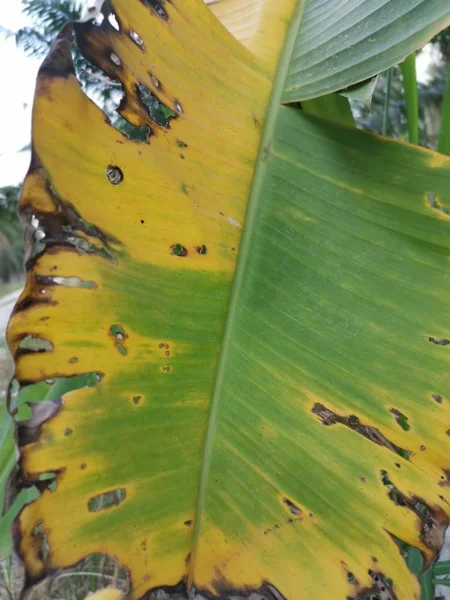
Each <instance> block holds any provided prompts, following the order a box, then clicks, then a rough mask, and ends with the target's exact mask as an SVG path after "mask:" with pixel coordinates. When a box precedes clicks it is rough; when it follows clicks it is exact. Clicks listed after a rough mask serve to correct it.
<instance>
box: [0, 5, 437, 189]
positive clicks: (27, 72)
mask: <svg viewBox="0 0 450 600" xmlns="http://www.w3.org/2000/svg"><path fill="white" fill-rule="evenodd" d="M2 2H3V3H6V6H2V8H3V9H5V8H6V7H7V8H6V10H2V13H1V23H0V25H1V27H2V28H3V29H6V30H10V31H17V29H19V28H20V27H24V26H27V25H29V24H30V23H29V21H28V18H27V16H26V15H24V14H23V13H22V3H21V0H2ZM91 3H92V2H91ZM433 60H436V57H435V54H434V53H433V51H432V50H430V49H428V51H425V52H422V53H421V54H420V55H419V57H418V60H417V70H418V79H419V80H420V81H424V82H426V79H427V67H428V65H429V63H430V62H432V61H433ZM39 64H40V59H35V58H30V57H28V56H26V55H25V53H24V52H23V51H22V50H21V49H20V48H16V45H15V41H14V39H13V38H9V39H5V38H4V36H3V35H1V34H0V81H1V82H3V85H2V90H3V93H2V94H1V95H0V187H1V186H5V185H10V184H11V185H16V184H18V183H20V182H21V181H23V179H24V176H25V173H26V171H27V168H28V164H29V161H30V152H29V151H25V152H20V150H21V149H22V148H23V147H24V146H26V145H27V144H29V142H30V134H31V107H32V103H33V94H34V84H35V79H36V74H37V70H38V67H39ZM5 82H7V84H8V85H9V86H10V87H8V85H7V84H5Z"/></svg>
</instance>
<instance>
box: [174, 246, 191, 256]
mask: <svg viewBox="0 0 450 600" xmlns="http://www.w3.org/2000/svg"><path fill="white" fill-rule="evenodd" d="M171 248H172V254H173V255H174V256H186V254H187V250H186V248H185V247H184V246H182V245H181V244H174V245H173V246H171Z"/></svg>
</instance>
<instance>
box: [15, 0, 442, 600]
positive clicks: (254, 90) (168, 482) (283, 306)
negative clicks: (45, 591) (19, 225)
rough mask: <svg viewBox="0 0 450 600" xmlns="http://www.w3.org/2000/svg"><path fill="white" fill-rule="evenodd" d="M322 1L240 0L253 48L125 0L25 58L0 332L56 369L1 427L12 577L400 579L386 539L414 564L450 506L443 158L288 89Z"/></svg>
mask: <svg viewBox="0 0 450 600" xmlns="http://www.w3.org/2000/svg"><path fill="white" fill-rule="evenodd" d="M220 4H221V3H220V2H219V3H217V4H213V5H212V7H213V9H214V10H215V11H216V13H217V14H218V16H219V17H220V18H222V19H223V22H224V24H225V25H226V26H228V27H229V28H230V30H231V31H232V32H234V33H236V31H235V30H233V27H231V26H230V20H229V17H230V11H228V12H227V10H225V12H224V13H223V14H222V15H220V14H219V12H220V11H219V8H220ZM357 4H361V5H363V4H367V3H364V2H359V3H357ZM388 4H391V5H393V4H395V3H393V2H390V3H388ZM416 4H417V5H418V6H419V5H420V6H422V4H424V3H421V2H416ZM314 5H318V4H317V3H315V2H313V1H312V0H311V2H310V3H300V4H298V6H294V2H293V1H288V0H285V1H284V2H280V3H278V4H277V5H275V6H273V5H272V3H269V2H264V1H261V2H255V3H252V5H251V6H250V8H251V11H250V17H248V23H249V24H250V25H249V26H248V31H247V34H246V36H245V40H244V41H245V43H246V45H247V47H248V48H247V49H246V48H245V47H244V46H243V45H241V44H240V43H239V41H237V40H236V39H234V38H233V37H232V36H231V35H230V33H229V32H228V31H227V30H226V29H225V27H223V25H222V24H221V23H220V22H219V21H218V20H217V19H216V17H215V16H214V15H213V13H212V12H211V11H210V9H209V8H208V7H206V6H205V5H204V4H203V3H202V2H200V1H198V0H183V1H182V2H181V1H180V0H171V2H159V1H156V0H145V1H140V0H115V1H113V2H111V10H113V11H114V15H115V17H116V19H117V22H118V23H119V30H116V29H115V28H114V27H113V26H112V25H111V24H110V22H109V20H108V18H107V16H108V15H106V17H105V19H104V20H103V23H102V25H101V26H99V25H97V24H96V23H95V22H94V21H86V22H84V23H78V24H69V25H67V26H66V28H65V29H64V30H63V32H62V33H61V35H60V37H59V39H58V40H57V41H56V43H55V45H54V47H53V49H52V51H51V52H50V54H49V56H48V58H47V59H46V61H45V62H44V63H43V65H42V68H41V70H40V73H39V77H38V82H37V89H36V98H35V105H34V117H33V159H32V164H31V167H30V171H29V173H28V175H27V179H26V181H25V184H24V187H23V193H22V198H21V214H22V218H23V220H24V221H25V222H26V223H27V225H28V233H27V237H28V240H27V241H28V261H27V267H28V275H27V284H26V287H25V290H24V292H23V294H22V296H21V298H20V299H19V301H18V304H17V306H16V308H15V312H14V314H13V317H12V319H11V322H10V326H9V330H8V340H9V344H10V348H11V350H12V352H13V354H14V356H15V364H16V372H15V377H16V379H17V380H18V381H19V383H20V385H21V387H22V388H23V389H22V392H21V393H24V392H25V391H26V390H27V387H26V386H27V385H28V386H30V385H31V386H35V385H38V384H40V385H42V382H43V381H47V385H53V384H54V388H52V390H53V392H52V393H51V394H50V395H48V396H47V397H46V400H45V404H43V403H42V402H36V401H31V400H29V401H28V407H29V408H30V410H31V413H32V414H31V417H29V418H27V419H23V420H22V421H21V422H20V424H19V425H20V426H19V427H18V429H17V442H18V447H19V450H20V473H21V479H20V478H19V483H18V485H19V488H20V481H23V482H26V485H27V486H30V485H33V484H34V483H36V482H39V483H40V486H39V489H40V490H41V491H42V493H41V495H40V497H39V498H38V499H37V500H36V501H34V502H33V503H31V504H28V505H27V506H26V507H25V508H24V509H23V510H22V511H21V513H20V515H19V516H18V518H17V521H16V523H15V528H14V533H15V543H16V547H17V549H18V550H19V552H20V554H21V556H22V557H23V560H24V562H25V565H26V569H27V584H28V586H29V587H31V586H32V585H33V583H35V582H38V581H41V580H42V579H43V578H45V577H46V576H48V575H49V574H51V573H52V572H53V571H54V570H55V569H61V568H62V569H63V568H65V567H68V566H70V565H73V564H75V563H77V562H79V561H81V560H82V559H83V558H84V557H86V556H88V555H90V554H93V553H103V554H108V555H110V556H112V557H114V558H115V559H116V560H117V561H118V562H119V563H120V564H121V565H122V566H123V567H125V568H126V569H127V570H128V571H129V573H130V581H131V590H130V594H129V598H130V599H135V598H136V599H137V598H146V597H147V596H146V594H147V593H148V592H149V591H150V590H155V589H157V588H159V587H164V588H165V589H170V587H171V586H177V585H179V584H182V586H184V588H185V589H188V590H194V589H195V590H198V591H200V592H201V593H202V594H204V595H205V596H207V597H220V598H230V597H233V598H236V597H239V598H241V597H248V596H250V595H251V593H252V592H254V591H259V592H260V593H262V594H263V595H265V596H266V597H270V594H272V597H273V594H278V596H277V597H284V598H287V599H290V600H291V599H292V600H297V599H302V600H307V599H311V600H312V599H316V598H318V597H320V598H326V599H330V600H335V599H337V598H342V599H345V598H352V599H356V598H364V597H365V596H369V597H370V596H371V595H372V597H373V596H376V595H377V594H378V595H379V596H380V597H381V598H383V600H385V599H388V598H392V599H394V598H397V599H403V600H410V599H411V598H418V595H419V586H418V582H417V579H416V578H415V577H414V575H412V574H411V572H410V571H409V570H408V568H407V565H406V564H405V562H404V560H403V558H402V556H401V553H400V549H399V546H401V544H402V543H407V544H409V545H411V546H415V547H417V548H418V549H419V550H420V551H421V552H422V555H423V557H424V565H425V566H428V565H429V564H430V562H431V561H432V560H433V558H434V556H435V554H436V552H437V551H438V549H439V548H440V545H441V543H442V535H443V529H444V527H445V526H446V524H447V523H448V518H449V514H450V509H449V504H448V500H449V496H450V494H449V492H448V485H449V476H448V473H449V472H450V460H449V458H448V448H449V445H450V438H449V434H448V433H447V431H448V428H449V424H448V415H449V406H450V404H449V399H450V382H449V379H448V375H447V369H448V366H449V362H450V356H449V352H450V348H448V346H449V345H450V341H449V328H450V311H449V309H448V307H447V299H446V298H447V295H448V293H449V291H450V282H449V280H448V276H447V269H448V264H449V256H450V221H449V218H450V217H449V215H450V196H449V189H450V187H449V184H450V159H448V158H446V157H444V156H443V155H440V154H437V153H432V152H429V151H425V150H423V149H419V148H416V147H413V146H408V145H405V144H400V143H396V142H391V141H388V140H385V139H382V138H377V137H374V136H370V135H367V134H365V133H362V132H360V131H357V130H355V129H353V128H351V127H343V126H339V125H337V124H332V123H330V122H326V121H322V120H320V119H318V118H316V117H314V116H311V115H306V114H305V113H304V112H303V111H301V110H300V108H299V107H298V106H297V105H296V106H292V107H290V106H283V105H282V104H281V102H282V97H283V96H286V94H287V90H289V89H290V87H289V86H290V85H291V77H292V76H293V75H292V73H293V65H294V62H295V56H296V54H295V52H296V48H298V46H299V44H300V42H301V40H302V39H304V40H307V39H308V38H307V36H306V33H305V27H306V26H305V22H304V20H303V19H304V18H305V14H310V13H308V10H309V11H311V10H312V9H313V8H314ZM230 6H231V7H234V10H235V16H236V21H235V23H234V27H235V28H236V23H239V22H243V21H242V14H243V13H242V10H243V6H244V4H243V3H238V2H231V0H224V2H223V6H222V8H223V9H227V7H228V8H229V7H230ZM434 6H435V7H437V8H436V10H437V12H436V11H435V12H431V13H430V15H431V16H429V17H427V16H426V14H425V13H424V12H423V11H422V12H419V13H418V15H419V17H420V19H419V21H418V24H417V29H418V30H419V29H420V31H421V32H422V33H421V35H422V37H423V36H425V37H426V36H430V35H432V33H433V32H434V31H437V30H438V29H439V28H441V27H443V26H445V24H447V23H448V22H449V21H450V9H448V8H447V10H445V9H444V8H445V6H446V4H445V3H444V2H438V1H436V2H434ZM255 7H256V12H255V10H254V9H255ZM443 7H444V8H443ZM436 14H438V16H439V15H440V16H439V18H438V17H436ZM252 15H253V16H252ZM255 15H256V17H255ZM309 18H310V17H309ZM367 18H369V17H367ZM227 19H228V20H227ZM255 19H256V20H255ZM288 23H289V26H288V27H287V24H288ZM335 25H336V27H337V23H335ZM286 27H287V29H286ZM72 30H73V31H75V34H76V38H77V43H78V45H79V47H80V48H81V49H82V51H83V53H84V54H85V56H87V57H88V58H89V59H90V60H91V61H92V62H93V63H95V64H96V65H97V66H98V67H100V68H101V69H102V70H103V71H104V72H105V73H106V75H108V76H109V77H110V78H111V79H114V80H119V81H120V82H121V83H122V86H123V89H124V98H123V100H122V102H121V104H120V107H119V112H120V114H121V116H122V117H123V118H124V119H126V120H127V121H128V122H129V123H130V124H131V125H133V126H134V127H139V128H141V129H140V131H141V132H143V133H144V136H143V139H144V141H141V142H138V141H133V140H130V139H128V138H127V137H126V136H124V135H123V134H121V133H120V132H119V131H117V130H116V129H115V128H114V127H113V126H112V125H111V124H110V123H109V122H108V121H107V119H106V117H105V115H104V114H103V112H102V111H101V110H100V109H99V108H98V107H97V106H96V105H95V104H94V103H93V102H92V101H91V100H90V99H88V98H87V97H86V95H85V94H84V93H83V91H82V90H81V88H80V86H79V84H78V81H77V79H76V76H75V72H74V69H73V65H72V61H71V57H70V45H69V41H68V40H70V36H71V34H72ZM304 36H306V37H304ZM238 37H239V36H238ZM421 39H422V38H421ZM264 40H266V41H267V46H266V48H264V47H263V46H264V43H263V42H264ZM416 41H417V40H416V37H414V36H412V37H411V36H410V37H408V38H407V40H406V41H404V43H403V46H402V49H403V50H404V51H405V54H408V53H410V52H411V51H412V49H413V47H414V44H415V43H416ZM397 42H398V40H397V38H396V37H395V36H393V38H392V47H394V46H395V44H397ZM403 50H402V51H403ZM386 52H387V50H386ZM278 55H280V60H279V61H278V67H277V69H276V73H275V75H274V70H275V69H274V65H275V64H276V63H277V58H278ZM291 56H294V59H292V60H291ZM305 60H306V59H305ZM369 62H370V61H369ZM305 64H306V63H305ZM379 66H380V65H379V63H377V62H376V61H375V62H373V63H370V65H369V67H370V68H369V67H368V68H367V69H366V71H364V74H363V76H362V77H361V78H362V79H364V78H367V77H368V76H369V75H373V74H374V73H375V72H376V70H377V69H378V68H379ZM385 66H386V65H385ZM311 68H313V66H311ZM383 68H384V67H383ZM356 73H357V72H356V71H355V77H354V78H353V79H351V80H349V81H347V80H346V81H345V82H344V83H345V85H351V84H354V83H356V82H357V81H359V75H357V74H356ZM358 73H359V71H358ZM317 77H319V75H317ZM329 77H330V82H331V81H332V79H333V75H332V74H331V75H329ZM296 81H297V83H298V85H299V86H301V85H306V83H304V82H305V81H306V79H302V76H300V75H299V76H298V80H296ZM333 81H334V80H333ZM296 85H297V84H296ZM330 86H331V87H333V86H334V83H330ZM339 87H344V84H342V81H341V84H340V85H339ZM289 93H290V92H289ZM296 99H298V98H296ZM342 100H343V99H342ZM146 136H148V139H147V140H146V141H145V137H146ZM242 231H243V232H244V233H243V235H242V240H241V233H242ZM238 256H239V258H237V257H238ZM75 378H76V379H75ZM68 381H69V382H70V381H73V382H75V385H70V388H71V389H68V388H67V385H68V383H67V382H68ZM28 389H32V390H34V389H35V388H34V387H33V388H28ZM55 390H56V391H55ZM56 392H57V393H56ZM9 468H10V467H9ZM43 474H45V475H46V476H48V477H49V478H50V479H49V481H51V482H52V485H51V486H50V485H48V486H46V485H45V484H42V476H43ZM4 480H5V478H4ZM55 481H56V487H55ZM16 484H17V482H16ZM19 488H18V489H19ZM8 491H9V490H8ZM43 546H45V552H44V551H43Z"/></svg>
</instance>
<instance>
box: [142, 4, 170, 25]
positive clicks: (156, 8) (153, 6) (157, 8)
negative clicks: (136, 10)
mask: <svg viewBox="0 0 450 600" xmlns="http://www.w3.org/2000/svg"><path fill="white" fill-rule="evenodd" d="M143 2H144V4H146V5H147V6H149V7H150V8H151V9H152V11H153V12H154V13H155V14H157V15H158V17H160V18H161V19H163V20H164V21H167V19H168V16H167V13H166V11H165V10H164V8H163V7H162V1H161V0H143Z"/></svg>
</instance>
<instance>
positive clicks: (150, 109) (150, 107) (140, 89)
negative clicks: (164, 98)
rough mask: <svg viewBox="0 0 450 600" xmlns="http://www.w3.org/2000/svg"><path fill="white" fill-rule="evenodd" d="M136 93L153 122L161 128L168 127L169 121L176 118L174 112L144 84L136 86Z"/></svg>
mask: <svg viewBox="0 0 450 600" xmlns="http://www.w3.org/2000/svg"><path fill="white" fill-rule="evenodd" d="M136 93H137V96H138V98H139V100H140V102H141V104H142V105H143V106H144V108H145V109H146V111H147V113H148V115H149V117H150V118H151V119H152V121H154V122H155V123H156V124H157V125H160V126H161V127H168V126H169V120H170V119H172V118H173V117H175V113H174V112H173V110H172V109H171V108H168V107H167V106H166V105H165V104H163V103H162V102H160V101H159V100H158V98H156V96H154V95H153V94H152V92H151V91H150V90H149V89H148V87H146V86H145V85H144V84H143V83H138V84H137V85H136Z"/></svg>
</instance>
